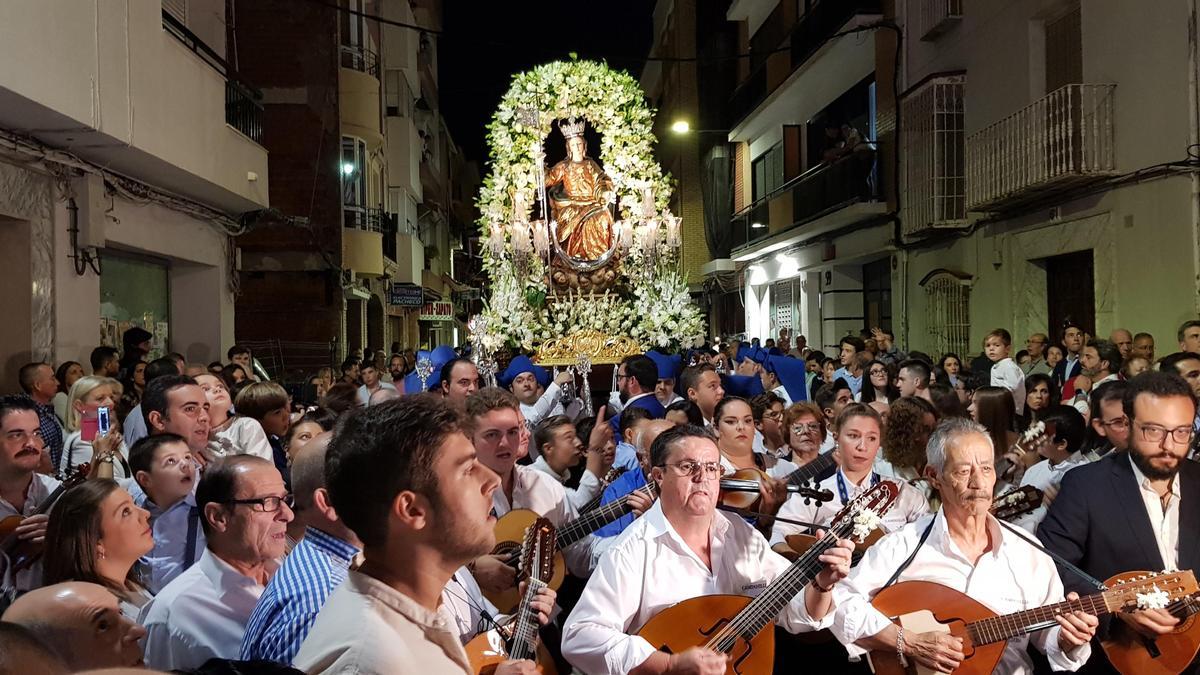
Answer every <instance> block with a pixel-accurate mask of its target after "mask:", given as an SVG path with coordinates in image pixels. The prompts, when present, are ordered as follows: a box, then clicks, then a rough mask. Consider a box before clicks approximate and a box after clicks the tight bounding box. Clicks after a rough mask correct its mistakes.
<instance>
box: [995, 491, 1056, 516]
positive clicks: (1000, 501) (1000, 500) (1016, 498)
mask: <svg viewBox="0 0 1200 675" xmlns="http://www.w3.org/2000/svg"><path fill="white" fill-rule="evenodd" d="M1043 496H1044V495H1043V494H1042V491H1041V490H1039V489H1037V488H1035V487H1033V486H1032V485H1025V486H1022V487H1019V488H1013V489H1012V490H1009V491H1008V492H1005V493H1004V494H1002V495H1000V496H999V497H996V498H995V499H993V500H992V507H991V512H992V516H994V517H995V518H996V519H997V520H1003V521H1005V522H1012V521H1013V520H1016V519H1017V518H1020V517H1021V516H1023V515H1025V514H1027V513H1033V512H1034V511H1036V510H1037V509H1038V507H1039V506H1041V505H1042V498H1043Z"/></svg>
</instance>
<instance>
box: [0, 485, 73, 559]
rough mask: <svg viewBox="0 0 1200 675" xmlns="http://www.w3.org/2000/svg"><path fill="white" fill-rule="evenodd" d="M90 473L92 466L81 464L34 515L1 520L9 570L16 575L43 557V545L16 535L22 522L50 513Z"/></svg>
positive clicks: (0, 537) (0, 541)
mask: <svg viewBox="0 0 1200 675" xmlns="http://www.w3.org/2000/svg"><path fill="white" fill-rule="evenodd" d="M90 472H91V464H89V463H86V462H85V463H83V464H80V465H79V466H77V467H75V471H74V472H72V473H71V474H70V475H69V476H67V478H66V479H65V480H63V482H62V483H60V484H59V485H58V487H56V488H54V490H53V491H52V492H51V493H50V494H49V495H47V496H46V498H45V499H43V500H42V501H41V503H40V504H38V505H37V508H36V509H34V510H33V513H31V514H29V515H28V516H9V517H7V518H4V519H3V520H0V551H3V552H4V554H5V555H7V556H8V565H9V569H10V570H12V573H13V574H14V575H15V574H16V573H17V572H20V571H21V570H24V569H26V568H27V567H29V566H30V565H32V564H33V563H35V562H37V559H38V558H40V557H42V545H41V544H34V543H32V542H30V541H26V540H23V539H17V535H16V534H15V532H14V530H16V529H17V526H18V525H20V524H21V521H23V520H25V519H26V518H28V517H29V516H38V515H42V514H44V513H47V512H49V511H50V509H51V507H53V506H54V503H55V502H57V501H58V498H59V497H61V496H62V495H63V493H64V492H66V491H67V490H70V489H71V488H73V487H75V486H76V485H79V484H80V483H82V482H83V481H85V480H87V478H88V474H89V473H90Z"/></svg>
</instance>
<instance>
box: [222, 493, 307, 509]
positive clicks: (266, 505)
mask: <svg viewBox="0 0 1200 675" xmlns="http://www.w3.org/2000/svg"><path fill="white" fill-rule="evenodd" d="M221 503H222V504H246V505H248V506H251V507H254V510H255V511H259V512H261V513H275V512H276V511H278V510H279V507H280V506H281V505H284V504H286V505H287V507H288V508H289V509H290V508H292V506H293V505H294V504H295V503H296V498H295V497H294V496H293V495H284V496H282V497H274V496H272V497H258V498H256V499H230V500H228V501H224V502H221Z"/></svg>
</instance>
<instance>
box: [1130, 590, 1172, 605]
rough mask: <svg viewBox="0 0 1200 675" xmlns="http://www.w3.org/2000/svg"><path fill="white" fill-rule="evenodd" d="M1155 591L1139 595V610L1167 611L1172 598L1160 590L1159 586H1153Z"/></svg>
mask: <svg viewBox="0 0 1200 675" xmlns="http://www.w3.org/2000/svg"><path fill="white" fill-rule="evenodd" d="M1151 588H1153V589H1154V590H1153V591H1150V592H1149V593H1138V594H1137V608H1138V609H1166V608H1167V604H1168V603H1170V601H1171V596H1170V595H1169V594H1168V593H1167V592H1166V591H1164V590H1161V589H1159V587H1158V584H1154V585H1153V586H1151Z"/></svg>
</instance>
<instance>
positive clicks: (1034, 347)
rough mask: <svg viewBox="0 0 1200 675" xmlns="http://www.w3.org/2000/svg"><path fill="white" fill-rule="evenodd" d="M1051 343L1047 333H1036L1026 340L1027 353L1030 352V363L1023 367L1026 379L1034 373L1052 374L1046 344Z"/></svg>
mask: <svg viewBox="0 0 1200 675" xmlns="http://www.w3.org/2000/svg"><path fill="white" fill-rule="evenodd" d="M1049 341H1050V338H1048V337H1046V334H1045V333H1034V334H1033V335H1030V336H1029V339H1028V340H1025V351H1027V352H1029V361H1028V362H1027V363H1026V364H1025V365H1023V366H1021V370H1022V371H1024V372H1025V377H1029V376H1030V375H1033V374H1034V373H1042V374H1044V375H1049V374H1050V364H1048V363H1046V344H1047V343H1048V342H1049Z"/></svg>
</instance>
